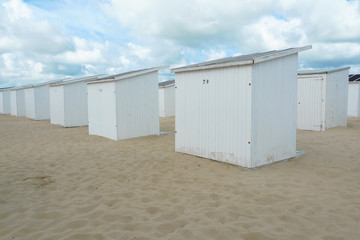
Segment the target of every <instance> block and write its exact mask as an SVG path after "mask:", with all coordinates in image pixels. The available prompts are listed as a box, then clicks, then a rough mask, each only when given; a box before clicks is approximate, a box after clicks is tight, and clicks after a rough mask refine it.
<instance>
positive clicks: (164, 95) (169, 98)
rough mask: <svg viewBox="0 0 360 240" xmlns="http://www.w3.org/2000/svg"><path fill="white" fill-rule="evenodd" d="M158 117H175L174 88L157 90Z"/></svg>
mask: <svg viewBox="0 0 360 240" xmlns="http://www.w3.org/2000/svg"><path fill="white" fill-rule="evenodd" d="M159 112H160V117H171V116H175V87H174V86H170V87H165V88H159Z"/></svg>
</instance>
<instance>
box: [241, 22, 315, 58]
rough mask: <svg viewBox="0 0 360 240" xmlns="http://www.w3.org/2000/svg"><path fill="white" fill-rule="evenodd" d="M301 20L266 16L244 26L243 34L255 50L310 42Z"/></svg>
mask: <svg viewBox="0 0 360 240" xmlns="http://www.w3.org/2000/svg"><path fill="white" fill-rule="evenodd" d="M302 27H303V26H302V23H301V20H300V19H298V18H296V19H291V20H290V21H286V20H282V19H277V18H275V17H273V16H264V17H262V18H260V20H259V21H258V22H256V23H253V24H250V25H247V26H245V27H244V28H243V33H242V35H243V36H244V43H245V46H246V47H247V48H248V49H251V50H253V51H256V49H258V50H265V51H266V50H269V49H283V48H288V47H289V46H290V47H297V46H303V45H307V44H309V41H308V39H307V36H306V34H305V33H304V31H303V28H302Z"/></svg>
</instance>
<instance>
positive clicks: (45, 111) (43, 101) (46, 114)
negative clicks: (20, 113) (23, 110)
mask: <svg viewBox="0 0 360 240" xmlns="http://www.w3.org/2000/svg"><path fill="white" fill-rule="evenodd" d="M34 92H35V120H47V119H50V93H49V85H45V86H40V87H35V88H34Z"/></svg>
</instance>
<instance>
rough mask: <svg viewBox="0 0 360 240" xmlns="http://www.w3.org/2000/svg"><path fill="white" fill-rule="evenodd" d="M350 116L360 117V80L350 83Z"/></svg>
mask: <svg viewBox="0 0 360 240" xmlns="http://www.w3.org/2000/svg"><path fill="white" fill-rule="evenodd" d="M348 89H349V91H348V92H349V96H348V116H349V117H356V118H359V117H360V82H355V83H349V87H348Z"/></svg>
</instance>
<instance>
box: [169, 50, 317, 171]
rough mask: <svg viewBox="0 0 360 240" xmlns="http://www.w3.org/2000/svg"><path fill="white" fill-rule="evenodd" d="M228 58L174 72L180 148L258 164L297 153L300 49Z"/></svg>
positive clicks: (243, 164)
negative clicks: (297, 85)
mask: <svg viewBox="0 0 360 240" xmlns="http://www.w3.org/2000/svg"><path fill="white" fill-rule="evenodd" d="M308 49H311V46H306V47H301V48H289V49H285V50H280V51H270V52H264V53H255V54H250V55H242V56H236V57H228V58H223V59H218V60H213V61H208V62H204V63H199V64H193V65H189V66H185V67H180V68H175V69H172V72H175V116H176V121H175V130H176V131H175V151H176V152H182V153H187V154H192V155H196V156H200V157H204V158H209V159H213V160H217V161H221V162H226V163H231V164H235V165H238V166H241V167H245V168H255V167H259V166H263V165H267V164H270V163H274V162H278V161H281V160H286V159H289V158H292V157H295V156H296V84H297V83H296V78H297V65H298V53H299V52H301V51H304V50H308Z"/></svg>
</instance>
